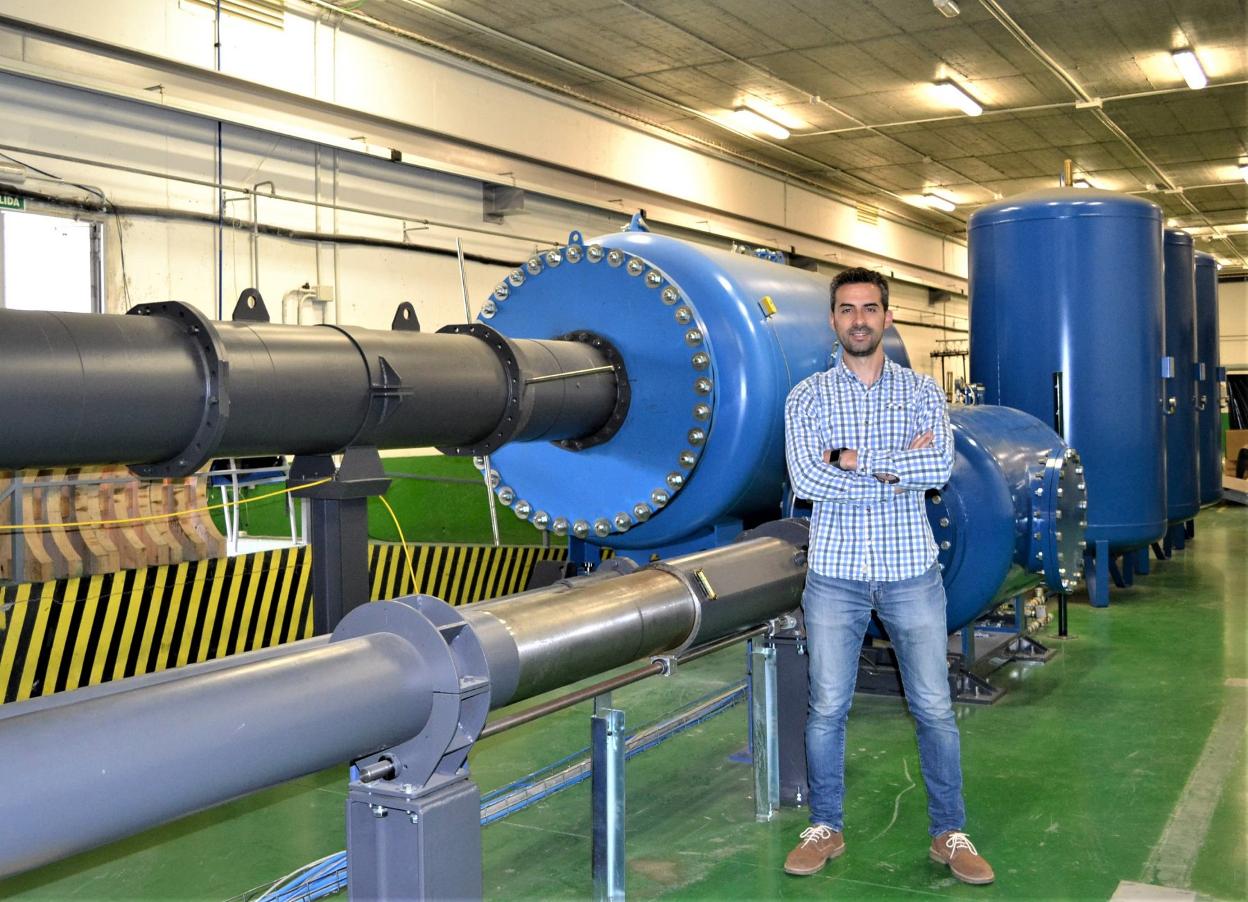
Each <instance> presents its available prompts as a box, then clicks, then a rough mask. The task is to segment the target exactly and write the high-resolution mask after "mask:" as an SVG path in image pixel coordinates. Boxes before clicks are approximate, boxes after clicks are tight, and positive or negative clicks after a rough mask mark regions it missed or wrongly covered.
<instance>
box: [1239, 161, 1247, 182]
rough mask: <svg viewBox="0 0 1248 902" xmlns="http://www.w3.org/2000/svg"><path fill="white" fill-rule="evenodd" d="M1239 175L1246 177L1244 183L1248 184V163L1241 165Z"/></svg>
mask: <svg viewBox="0 0 1248 902" xmlns="http://www.w3.org/2000/svg"><path fill="white" fill-rule="evenodd" d="M1239 174H1240V175H1241V176H1243V177H1244V181H1245V182H1248V163H1240V164H1239Z"/></svg>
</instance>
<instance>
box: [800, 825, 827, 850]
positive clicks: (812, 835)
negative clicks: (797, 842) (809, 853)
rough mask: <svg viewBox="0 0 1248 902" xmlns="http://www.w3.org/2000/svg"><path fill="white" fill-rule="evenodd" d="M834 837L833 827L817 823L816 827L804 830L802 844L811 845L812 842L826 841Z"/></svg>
mask: <svg viewBox="0 0 1248 902" xmlns="http://www.w3.org/2000/svg"><path fill="white" fill-rule="evenodd" d="M831 838H832V828H831V827H829V826H827V825H826V824H817V825H816V826H814V827H807V828H806V829H805V830H803V831H802V845H804V846H806V845H810V844H811V843H812V842H825V841H827V840H829V839H831Z"/></svg>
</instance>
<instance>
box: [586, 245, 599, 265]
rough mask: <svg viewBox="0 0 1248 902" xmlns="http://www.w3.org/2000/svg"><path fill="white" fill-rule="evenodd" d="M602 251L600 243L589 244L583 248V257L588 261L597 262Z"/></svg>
mask: <svg viewBox="0 0 1248 902" xmlns="http://www.w3.org/2000/svg"><path fill="white" fill-rule="evenodd" d="M602 255H603V251H602V245H601V244H591V245H590V246H589V247H587V248H585V259H586V260H588V261H589V262H590V263H597V262H598V261H599V260H601V259H602Z"/></svg>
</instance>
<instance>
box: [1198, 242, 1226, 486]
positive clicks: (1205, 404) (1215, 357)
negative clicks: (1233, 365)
mask: <svg viewBox="0 0 1248 902" xmlns="http://www.w3.org/2000/svg"><path fill="white" fill-rule="evenodd" d="M1218 341H1219V335H1218V262H1217V261H1216V260H1215V259H1214V258H1213V255H1212V254H1201V253H1198V254H1196V369H1197V375H1198V377H1199V378H1200V384H1199V385H1198V386H1197V395H1198V397H1197V401H1196V410H1197V422H1198V423H1199V429H1200V446H1199V447H1200V468H1199V469H1200V503H1201V505H1202V506H1203V505H1206V504H1213V503H1215V502H1216V501H1218V500H1219V499H1221V497H1222V465H1223V460H1222V409H1221V394H1222V393H1221V382H1220V380H1219V372H1218V371H1219V368H1220V366H1221V363H1220V359H1219V354H1218Z"/></svg>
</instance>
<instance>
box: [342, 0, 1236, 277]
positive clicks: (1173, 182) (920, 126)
mask: <svg viewBox="0 0 1248 902" xmlns="http://www.w3.org/2000/svg"><path fill="white" fill-rule="evenodd" d="M332 2H334V3H336V4H338V5H339V6H341V7H342V8H344V9H347V10H350V11H351V13H352V14H354V15H355V16H356V17H360V18H362V19H363V20H364V21H372V22H374V23H376V24H384V25H387V26H393V27H394V28H397V29H401V30H402V32H404V33H406V34H407V35H408V36H409V37H412V38H414V39H417V40H424V41H426V42H427V43H431V44H434V45H435V46H439V47H441V48H443V49H446V50H449V51H451V52H455V53H460V54H464V55H467V56H470V57H472V58H476V59H481V60H486V61H488V62H489V63H490V64H492V65H495V66H498V67H501V68H503V69H505V70H507V71H509V72H510V73H512V74H514V75H517V76H519V77H521V78H524V79H527V80H530V81H533V82H535V83H538V84H542V85H544V86H546V87H548V88H551V89H553V90H556V91H560V92H562V93H565V94H568V95H570V96H574V97H577V98H579V99H582V100H586V101H589V102H591V103H594V104H597V105H600V106H603V107H607V108H609V109H611V110H613V111H616V112H618V113H624V114H626V115H628V116H630V117H633V118H635V119H637V120H641V121H644V122H646V123H649V124H651V125H653V126H657V127H660V128H662V129H665V130H668V131H670V132H674V133H676V134H679V135H681V136H684V137H686V138H690V139H693V140H696V141H699V142H704V143H708V144H711V145H713V146H715V147H717V148H720V149H722V150H724V151H726V152H728V153H731V154H734V155H737V156H739V157H743V158H746V159H748V160H751V161H755V162H757V163H759V164H762V165H765V166H768V167H770V168H772V169H775V170H779V171H782V172H784V173H786V174H788V175H790V176H793V177H796V178H800V179H803V180H805V181H807V182H810V183H813V184H816V185H820V186H823V187H826V188H828V189H830V190H833V191H835V192H837V193H838V194H840V195H842V196H845V197H847V198H850V199H853V200H856V201H858V202H861V203H866V204H871V205H874V206H878V207H881V208H883V209H885V210H891V211H894V212H895V213H898V214H900V215H904V216H905V217H906V218H908V219H911V220H917V221H920V222H923V223H924V224H926V225H928V226H930V227H932V228H935V229H938V230H941V231H945V232H949V233H952V234H959V233H964V232H965V224H966V219H967V217H968V216H969V215H970V213H971V212H972V211H974V209H975V208H976V207H978V206H979V205H981V204H983V203H985V202H988V201H991V200H993V199H994V198H996V197H999V196H1011V195H1014V194H1017V193H1019V192H1022V191H1027V190H1030V189H1034V188H1039V187H1045V186H1052V185H1054V184H1056V182H1057V177H1058V174H1059V172H1060V171H1061V167H1062V162H1063V160H1065V159H1071V160H1073V161H1074V167H1075V170H1076V173H1077V175H1078V176H1082V177H1085V178H1086V179H1087V180H1088V181H1090V182H1091V183H1092V184H1093V185H1095V186H1097V187H1102V188H1108V189H1111V190H1116V191H1125V192H1132V193H1137V194H1142V195H1145V196H1148V197H1150V198H1151V199H1153V200H1154V201H1156V202H1157V203H1159V204H1160V205H1161V207H1162V208H1163V210H1164V211H1165V214H1166V216H1167V217H1168V219H1169V221H1170V222H1171V223H1172V224H1173V225H1176V226H1178V227H1181V228H1187V229H1189V230H1191V231H1192V232H1193V233H1194V234H1196V235H1197V247H1198V248H1199V249H1202V250H1209V251H1211V252H1213V253H1216V254H1217V255H1218V256H1219V257H1220V258H1222V259H1223V260H1224V261H1226V262H1228V263H1230V264H1231V265H1233V266H1234V267H1235V268H1244V267H1245V265H1246V263H1248V184H1246V183H1245V181H1244V178H1243V177H1242V175H1241V174H1240V173H1239V171H1238V164H1239V163H1240V162H1241V161H1245V162H1248V4H1246V3H1245V2H1244V0H1112V2H1109V0H1105V2H1090V0H957V2H958V5H959V6H960V8H961V13H960V15H958V16H956V17H954V18H946V17H945V16H943V15H941V14H940V13H939V12H938V11H937V10H936V8H935V7H934V6H933V5H932V3H931V2H929V0H767V2H760V0H508V2H506V3H498V2H493V0H332ZM1185 46H1190V47H1194V48H1195V49H1196V51H1197V53H1198V55H1199V58H1200V60H1201V63H1202V65H1203V67H1204V69H1205V71H1206V73H1207V74H1208V77H1209V85H1208V87H1206V88H1204V89H1203V90H1199V91H1194V90H1191V89H1190V88H1188V87H1187V85H1186V84H1185V82H1184V81H1183V79H1182V77H1181V76H1180V74H1179V72H1178V70H1177V69H1176V68H1175V66H1174V63H1173V61H1172V60H1171V57H1170V51H1171V50H1173V49H1177V48H1182V47H1185ZM943 78H952V79H954V80H956V81H957V82H958V83H959V84H961V85H962V86H963V87H964V88H965V89H966V90H967V91H968V92H969V93H970V94H971V96H973V97H974V98H975V99H976V100H977V101H978V102H979V103H980V104H982V106H983V107H984V113H983V115H981V116H977V117H971V116H967V115H965V114H964V113H962V112H960V111H959V110H957V109H956V108H954V107H951V106H949V105H948V104H947V103H944V102H942V101H941V100H940V99H939V98H938V97H937V96H936V94H935V92H934V90H933V88H932V82H933V81H935V80H938V79H943ZM747 98H753V99H755V100H759V101H764V102H766V103H768V104H771V105H772V106H774V107H778V108H779V109H780V110H782V111H783V112H785V113H787V114H789V115H790V116H793V117H796V119H797V120H799V121H800V122H802V123H804V127H800V128H796V127H795V128H793V129H792V135H791V137H790V138H788V139H787V140H783V141H782V140H776V139H773V138H766V137H758V136H752V135H748V134H743V133H742V132H740V131H738V130H737V128H739V127H738V126H732V125H728V124H726V119H727V118H728V114H729V113H730V112H731V111H732V110H733V109H734V108H735V107H738V106H740V105H741V104H742V103H743V102H744V101H745V100H746V99H747ZM925 191H936V192H938V193H940V194H943V195H944V196H946V197H948V198H950V199H952V200H953V201H955V202H956V203H957V205H958V206H957V209H956V211H955V212H954V213H951V214H950V213H941V212H938V211H934V210H930V209H926V208H923V207H921V206H915V204H916V203H921V200H920V196H921V195H922V194H923V192H925Z"/></svg>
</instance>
